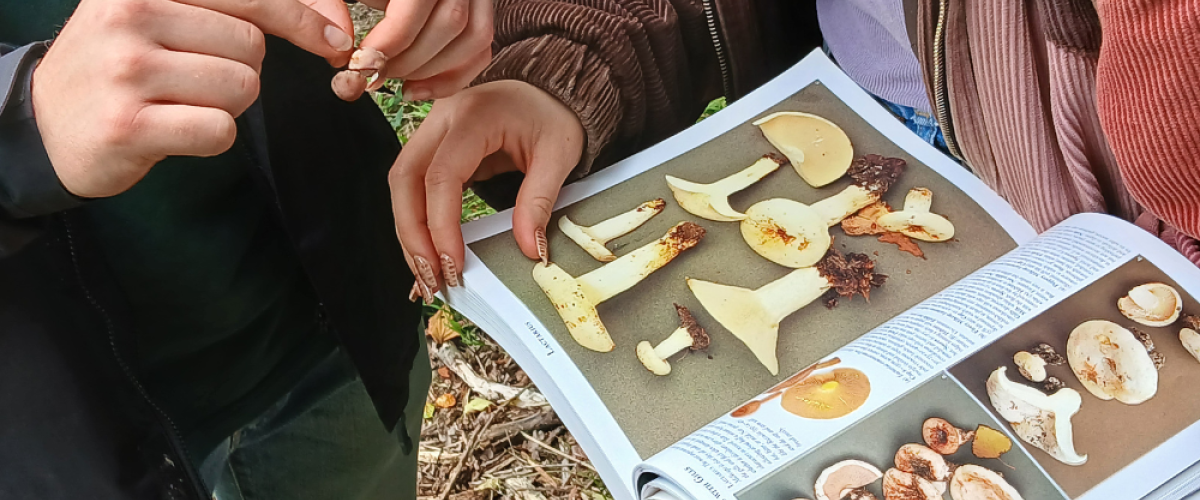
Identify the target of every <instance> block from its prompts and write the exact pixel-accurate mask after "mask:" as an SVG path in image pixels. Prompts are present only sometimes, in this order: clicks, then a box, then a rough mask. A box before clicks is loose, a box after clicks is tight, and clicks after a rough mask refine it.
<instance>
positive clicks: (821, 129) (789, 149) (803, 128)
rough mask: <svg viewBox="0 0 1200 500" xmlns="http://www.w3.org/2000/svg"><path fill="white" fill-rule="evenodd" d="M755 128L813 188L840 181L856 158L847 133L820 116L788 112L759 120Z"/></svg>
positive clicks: (755, 123)
mask: <svg viewBox="0 0 1200 500" xmlns="http://www.w3.org/2000/svg"><path fill="white" fill-rule="evenodd" d="M754 125H756V126H758V128H759V130H760V131H762V134H763V137H766V138H767V142H770V143H771V145H772V146H775V149H778V150H779V152H781V153H783V155H784V156H786V157H787V158H788V160H789V161H791V162H792V168H794V169H796V173H797V174H800V178H801V179H804V182H807V183H808V184H809V185H810V186H812V187H821V186H824V185H826V184H829V183H831V182H833V181H836V180H838V179H839V178H841V177H842V176H843V175H845V174H846V169H847V168H849V167H850V162H851V160H853V158H854V146H853V145H852V144H850V137H849V136H847V135H846V132H845V131H843V130H842V129H841V127H838V126H837V124H835V123H833V122H831V121H829V120H826V119H825V118H822V117H820V116H817V115H812V114H808V113H800V112H794V111H785V112H780V113H773V114H770V115H767V116H765V117H763V118H760V119H758V120H756V121H755V122H754Z"/></svg>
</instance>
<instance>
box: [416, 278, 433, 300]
mask: <svg viewBox="0 0 1200 500" xmlns="http://www.w3.org/2000/svg"><path fill="white" fill-rule="evenodd" d="M417 286H419V287H421V298H423V299H425V305H431V304H433V290H430V289H429V287H427V286H425V283H423V282H421V281H417Z"/></svg>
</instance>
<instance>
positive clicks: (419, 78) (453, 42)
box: [333, 0, 492, 101]
mask: <svg viewBox="0 0 1200 500" xmlns="http://www.w3.org/2000/svg"><path fill="white" fill-rule="evenodd" d="M362 3H364V4H367V5H368V6H370V7H372V8H375V9H379V10H384V11H385V15H384V18H383V20H382V21H380V22H379V24H378V25H376V26H375V27H374V28H372V29H371V32H370V33H368V34H367V36H366V38H363V41H362V43H361V44H360V46H359V50H358V51H356V52H355V53H354V58H353V59H352V60H351V61H350V66H349V70H347V71H343V72H341V73H338V75H337V77H335V78H334V81H333V89H334V92H335V93H337V95H338V96H339V97H341V98H342V99H345V100H347V101H352V100H355V99H358V98H359V97H360V96H361V95H362V93H363V91H364V90H375V89H378V88H379V86H381V85H383V81H384V79H385V78H402V79H404V97H405V98H406V99H408V100H415V101H423V100H426V99H436V98H442V97H448V96H450V95H452V94H454V93H455V92H458V91H459V90H462V88H463V87H466V86H467V84H469V83H471V80H472V79H474V78H475V76H476V75H478V74H479V72H481V71H483V69H484V68H486V67H487V65H488V63H489V62H491V59H492V0H396V1H389V0H364V1H363V2H362ZM368 78H373V80H371V83H370V84H368Z"/></svg>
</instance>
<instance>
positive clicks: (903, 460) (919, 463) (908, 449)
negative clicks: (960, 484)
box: [895, 443, 950, 483]
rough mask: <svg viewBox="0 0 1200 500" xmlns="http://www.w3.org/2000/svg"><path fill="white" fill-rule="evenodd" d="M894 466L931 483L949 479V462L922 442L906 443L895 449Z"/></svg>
mask: <svg viewBox="0 0 1200 500" xmlns="http://www.w3.org/2000/svg"><path fill="white" fill-rule="evenodd" d="M895 460H896V468H897V469H900V470H902V471H904V472H911V473H913V474H916V475H918V476H921V477H923V478H925V479H927V480H929V482H931V483H937V482H940V481H946V480H949V479H950V464H948V463H947V462H946V459H945V458H942V455H941V454H940V453H938V452H936V451H934V450H933V449H932V448H930V447H928V446H925V445H923V444H917V443H908V444H906V445H904V446H901V447H900V449H899V450H897V451H896V458H895Z"/></svg>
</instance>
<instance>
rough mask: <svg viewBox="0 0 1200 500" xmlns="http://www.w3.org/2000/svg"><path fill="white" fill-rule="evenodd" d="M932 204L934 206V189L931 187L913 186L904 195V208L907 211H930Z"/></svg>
mask: <svg viewBox="0 0 1200 500" xmlns="http://www.w3.org/2000/svg"><path fill="white" fill-rule="evenodd" d="M931 206H933V191H930V190H929V189H926V188H922V187H917V188H912V189H910V190H908V194H907V195H905V196H904V210H905V211H906V212H928V211H929V207H931Z"/></svg>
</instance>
